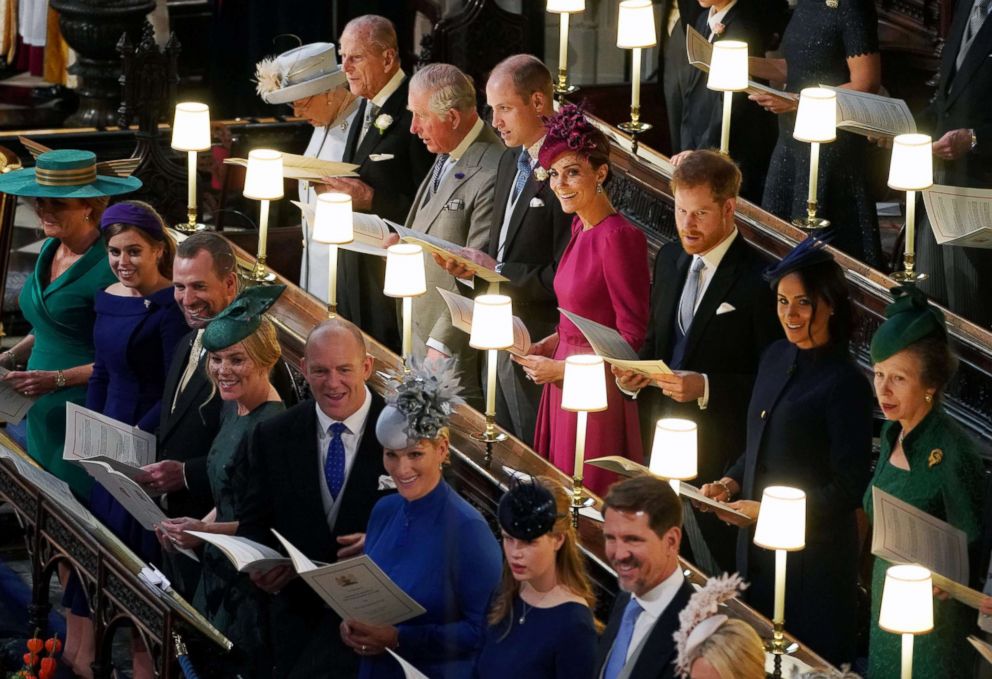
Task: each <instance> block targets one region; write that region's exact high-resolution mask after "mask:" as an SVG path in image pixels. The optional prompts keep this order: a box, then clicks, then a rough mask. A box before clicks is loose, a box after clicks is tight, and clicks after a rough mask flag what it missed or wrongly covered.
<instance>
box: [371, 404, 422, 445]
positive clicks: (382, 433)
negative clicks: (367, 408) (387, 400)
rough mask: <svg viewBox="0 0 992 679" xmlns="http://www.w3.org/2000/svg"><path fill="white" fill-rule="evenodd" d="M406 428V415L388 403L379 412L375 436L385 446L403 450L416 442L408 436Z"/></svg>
mask: <svg viewBox="0 0 992 679" xmlns="http://www.w3.org/2000/svg"><path fill="white" fill-rule="evenodd" d="M406 428H407V421H406V415H404V414H403V413H401V412H400V411H399V410H397V409H396V408H395V407H393V406H391V405H387V406H386V407H385V408H383V409H382V412H381V413H379V419H378V420H377V421H376V423H375V437H376V438H377V439H379V443H380V445H382V447H383V448H387V449H389V450H403V449H404V448H408V447H410V446H412V445H414V444H415V443H416V441H413V440H410V439H409V438H407V435H406Z"/></svg>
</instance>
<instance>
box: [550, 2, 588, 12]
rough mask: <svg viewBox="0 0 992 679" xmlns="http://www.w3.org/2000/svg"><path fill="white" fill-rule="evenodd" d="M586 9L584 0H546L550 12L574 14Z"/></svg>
mask: <svg viewBox="0 0 992 679" xmlns="http://www.w3.org/2000/svg"><path fill="white" fill-rule="evenodd" d="M585 11H586V0H548V12H550V13H551V14H574V13H575V12H585Z"/></svg>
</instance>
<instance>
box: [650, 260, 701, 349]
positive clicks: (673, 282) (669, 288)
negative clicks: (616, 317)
mask: <svg viewBox="0 0 992 679" xmlns="http://www.w3.org/2000/svg"><path fill="white" fill-rule="evenodd" d="M672 247H678V246H672ZM691 264H692V255H689V254H686V252H685V250H680V251H679V255H678V257H677V258H676V259H675V270H674V271H673V272H672V274H671V279H670V280H669V281H668V283H669V284H668V285H666V286H665V290H666V292H665V293H664V294H663V295H662V296H661V299H660V300H659V302H660V303H659V304H658V310H657V314H658V317H657V320H656V321H655V323H656V324H657V325H656V326H655V327H656V328H657V330H658V341H657V343H656V344H657V346H658V348H659V349H660V351H659V353H661V354H662V355H661V356H655V357H654V358H663V359H664V360H666V361H667V360H668V359H670V358H671V350H672V346H673V344H674V343H675V323H676V322H677V321H676V319H675V314H676V313H678V308H679V300H680V299H682V288H684V287H685V278H686V276H687V275H688V274H689V266H690V265H691ZM662 284H663V285H664V284H665V283H664V282H662ZM655 285H658V282H657V281H656V282H655Z"/></svg>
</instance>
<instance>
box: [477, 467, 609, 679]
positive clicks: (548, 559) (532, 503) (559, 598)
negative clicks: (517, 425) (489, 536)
mask: <svg viewBox="0 0 992 679" xmlns="http://www.w3.org/2000/svg"><path fill="white" fill-rule="evenodd" d="M570 503H571V500H570V497H569V494H568V492H567V491H566V490H565V488H564V487H563V486H562V485H561V484H560V483H559V482H558V481H555V480H554V479H551V478H548V477H544V476H542V477H538V478H536V479H531V480H529V481H520V482H517V483H516V484H515V485H514V486H513V487H512V488H510V490H509V491H507V492H506V494H505V495H503V498H502V499H501V500H500V502H499V508H498V510H497V517H498V519H499V524H500V529H501V531H502V534H503V555H504V556H505V557H506V558H505V560H504V562H503V580H502V583H501V584H500V587H499V589H498V590H497V593H496V596H495V597H494V599H493V604H492V607H491V608H490V611H489V629H488V631H487V634H486V642H485V645H484V646H483V648H482V653H481V654H480V655H479V666H478V671H477V675H476V676H478V677H479V678H480V679H489V678H492V679H496V678H498V677H508V676H514V677H516V679H524V678H525V677H534V678H535V679H536V678H538V677H569V678H570V679H582V678H583V677H588V678H589V679H592V677H593V676H594V675H595V666H596V662H595V660H596V634H597V632H598V631H599V629H598V628H599V627H600V626H599V625H598V623H597V622H596V621H595V619H594V618H593V614H592V609H593V608H594V607H595V605H596V597H595V594H593V591H592V586H591V585H590V583H589V578H588V576H587V575H586V571H585V565H584V564H583V561H582V554H581V552H580V551H579V545H578V539H577V538H576V534H575V528H574V527H573V526H572V520H571V516H570V514H569V505H570Z"/></svg>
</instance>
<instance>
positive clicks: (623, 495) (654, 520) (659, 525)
mask: <svg viewBox="0 0 992 679" xmlns="http://www.w3.org/2000/svg"><path fill="white" fill-rule="evenodd" d="M608 509H613V510H615V511H620V512H644V513H645V514H647V516H648V525H649V526H650V527H651V530H653V531H654V532H655V534H656V535H657V536H658V537H663V536H664V535H665V533H667V532H668V530H669V529H670V528H672V527H673V526H678V527H679V528H681V527H682V503H681V502H680V501H679V496H678V495H676V494H675V491H674V490H672V487H671V486H670V485H668V483H667V482H665V481H662V480H661V479H658V478H655V477H653V476H649V475H647V474H645V475H643V476H635V477H634V478H631V479H624V480H623V481H620V482H619V483H614V484H613V485H612V486H610V490H609V491H608V492H607V493H606V499H604V500H603V514H604V515H605V514H606V510H608Z"/></svg>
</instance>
